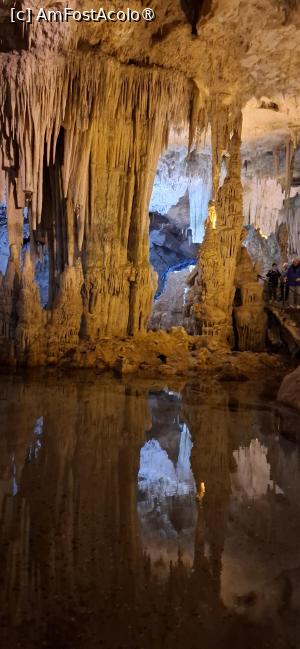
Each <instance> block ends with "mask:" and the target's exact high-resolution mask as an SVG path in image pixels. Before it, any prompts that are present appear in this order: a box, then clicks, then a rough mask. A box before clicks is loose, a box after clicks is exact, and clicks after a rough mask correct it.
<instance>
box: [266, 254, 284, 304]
mask: <svg viewBox="0 0 300 649" xmlns="http://www.w3.org/2000/svg"><path fill="white" fill-rule="evenodd" d="M280 277H281V274H280V272H279V270H278V266H277V264H275V263H274V264H272V268H271V269H270V270H269V271H268V273H267V278H268V289H269V300H270V302H273V301H274V300H276V299H277V288H278V283H279V280H280Z"/></svg>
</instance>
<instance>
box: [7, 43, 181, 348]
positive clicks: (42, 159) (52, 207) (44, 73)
mask: <svg viewBox="0 0 300 649" xmlns="http://www.w3.org/2000/svg"><path fill="white" fill-rule="evenodd" d="M1 73H2V77H3V82H2V84H1V88H0V92H1V102H0V104H1V114H0V121H1V123H0V132H1V149H2V161H1V164H0V167H1V168H2V170H3V173H2V175H1V181H2V192H3V193H4V191H6V198H7V215H8V234H9V242H10V245H11V250H12V251H13V253H12V254H13V258H12V259H11V262H10V264H9V269H8V273H9V276H10V275H11V273H12V264H13V265H14V269H15V278H14V279H10V280H9V279H8V278H5V279H3V280H2V289H0V320H1V322H2V325H1V329H2V335H4V336H5V337H7V336H8V338H9V340H11V341H13V340H14V339H15V338H16V341H17V350H20V353H21V357H22V358H23V359H25V358H26V355H29V356H34V357H38V356H39V355H42V356H43V355H45V353H46V355H47V356H49V353H50V357H52V352H51V351H50V352H49V347H50V348H51V347H53V352H54V357H55V354H56V352H55V351H54V348H55V345H56V347H57V350H58V355H59V347H60V345H62V346H64V347H67V346H68V345H70V346H73V345H74V344H76V342H78V339H79V334H80V336H81V337H85V338H86V337H88V338H89V339H91V340H96V339H97V338H99V337H101V336H102V337H103V336H124V335H127V334H135V333H137V332H138V331H143V330H144V329H145V327H146V324H147V320H148V316H149V313H150V309H151V304H152V298H153V294H154V292H155V287H156V275H155V273H154V272H153V270H152V268H151V267H150V265H149V261H148V256H149V245H148V212H147V208H148V203H149V200H150V194H151V190H152V184H153V180H154V176H155V171H156V165H157V160H158V156H159V154H160V152H161V150H162V149H163V148H164V147H165V146H166V143H167V139H168V129H169V124H173V125H174V124H175V125H176V124H177V126H181V125H183V124H185V123H187V121H188V120H189V114H190V104H191V100H192V93H193V85H192V84H191V83H190V82H188V81H187V80H186V79H184V77H183V76H181V75H176V74H174V73H172V75H171V74H170V73H169V72H164V71H160V70H158V69H143V68H139V67H136V66H124V65H120V64H118V63H116V62H115V61H113V60H110V59H105V58H103V57H102V58H101V59H93V57H92V56H89V55H86V56H85V58H84V60H83V59H82V58H81V59H79V58H76V56H75V55H74V57H71V58H70V59H68V60H66V59H65V58H64V59H63V60H60V59H59V58H58V57H56V58H54V60H53V61H51V66H50V65H47V63H46V61H41V60H40V59H39V60H38V59H36V58H35V57H34V56H32V55H31V54H30V53H28V54H27V55H23V56H22V57H18V56H17V55H16V56H10V57H7V58H4V59H3V60H2V71H1ZM17 88H18V90H17ZM179 96H180V98H181V101H180V102H178V101H177V97H179ZM25 206H27V209H28V217H29V223H30V243H31V263H32V264H33V265H34V259H35V255H36V253H37V251H38V249H39V248H40V247H41V246H44V244H45V243H46V245H47V247H48V253H49V269H50V276H49V301H48V309H47V312H46V314H45V313H42V314H41V315H39V316H38V317H37V313H36V309H31V308H30V306H29V303H28V304H27V303H26V300H27V299H28V300H29V297H30V291H28V282H29V281H30V283H31V285H32V286H31V288H32V294H33V295H34V297H35V300H36V302H37V305H38V296H37V291H36V289H35V288H33V285H34V279H33V273H32V272H31V271H30V272H29V265H30V262H29V261H28V260H27V261H26V263H25V265H24V268H23V270H22V267H21V266H22V265H20V248H21V244H22V238H23V208H24V207H25ZM21 275H22V279H21ZM29 275H30V280H29ZM9 281H10V283H11V284H14V287H15V288H14V295H13V296H12V292H11V298H12V299H11V300H10V304H8V302H9V297H8V293H7V283H8V282H9ZM17 285H18V286H20V287H21V288H20V290H19V289H18V288H17ZM18 301H19V302H20V304H19V305H18V304H17V303H18ZM64 304H65V307H63V305H64ZM37 305H36V308H37V309H38V306H37ZM9 311H10V313H8V312H9ZM18 313H19V323H18V330H17V332H16V330H15V327H14V325H13V321H14V320H15V324H16V323H17V314H18ZM8 320H10V324H9V327H8V326H7V322H8ZM71 320H72V322H71ZM39 325H40V326H39ZM33 331H34V336H33V337H32V332H33ZM33 338H34V341H35V342H34V343H33ZM54 341H55V343H54ZM33 344H34V345H35V350H33ZM46 348H47V352H45V349H46ZM53 360H54V359H53Z"/></svg>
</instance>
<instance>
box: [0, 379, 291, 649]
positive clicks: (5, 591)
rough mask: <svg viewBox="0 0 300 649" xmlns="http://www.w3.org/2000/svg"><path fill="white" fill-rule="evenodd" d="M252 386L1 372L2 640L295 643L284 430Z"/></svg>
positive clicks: (285, 417)
mask: <svg viewBox="0 0 300 649" xmlns="http://www.w3.org/2000/svg"><path fill="white" fill-rule="evenodd" d="M262 391H263V386H261V387H260V388H259V389H258V388H257V387H255V386H253V385H251V384H248V383H246V384H245V383H244V384H242V385H239V384H236V383H234V384H228V386H227V387H225V386H224V385H222V387H220V386H217V385H216V384H214V383H211V384H209V385H201V384H193V385H181V386H178V385H177V386H176V387H175V388H174V386H173V388H172V389H170V388H168V386H162V385H156V386H155V385H151V384H150V383H149V384H147V383H145V382H143V383H141V382H139V383H134V382H133V383H122V382H120V381H116V380H113V379H111V378H105V377H104V378H103V377H97V376H95V375H93V374H92V373H85V372H81V373H73V374H70V375H68V376H67V375H63V374H57V373H55V372H53V373H52V372H47V373H34V374H23V375H21V374H15V375H11V376H8V377H7V376H0V644H1V647H2V646H3V647H5V648H6V647H7V648H8V649H15V647H21V648H22V649H35V648H37V647H39V648H41V647H48V648H51V649H52V648H53V649H64V648H67V647H68V648H74V649H94V648H96V647H97V648H101V647H104V648H105V649H121V648H124V649H150V648H151V649H173V648H176V649H177V648H178V649H181V647H184V648H187V649H202V648H204V649H213V648H214V647H215V648H218V649H219V648H220V649H221V648H222V649H223V648H225V649H227V648H229V647H230V649H235V648H238V649H245V648H246V649H248V648H249V649H250V648H251V649H253V648H258V649H259V648H260V647H261V648H264V647H270V648H271V647H272V649H274V648H275V649H277V648H279V647H282V648H285V649H287V648H288V647H291V648H294V647H295V648H299V647H300V621H299V613H300V543H299V539H300V537H299V533H300V502H299V500H300V465H299V452H298V447H297V446H296V445H294V444H293V443H292V442H290V441H288V440H287V439H286V438H285V437H283V436H282V435H281V434H280V431H281V430H283V429H284V431H285V432H289V429H291V430H292V428H293V427H294V428H296V427H297V425H298V419H297V416H296V415H292V413H290V412H288V411H285V412H284V413H283V414H282V412H279V411H278V410H277V408H276V407H274V405H273V404H272V402H270V401H269V400H268V397H267V396H266V395H265V396H264V397H263V396H262V395H261V392H262Z"/></svg>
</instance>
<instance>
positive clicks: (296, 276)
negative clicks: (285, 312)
mask: <svg viewBox="0 0 300 649" xmlns="http://www.w3.org/2000/svg"><path fill="white" fill-rule="evenodd" d="M287 278H288V286H289V305H290V306H292V307H293V306H294V307H298V308H300V259H299V258H298V257H295V259H293V262H292V264H291V266H290V267H289V269H288V272H287Z"/></svg>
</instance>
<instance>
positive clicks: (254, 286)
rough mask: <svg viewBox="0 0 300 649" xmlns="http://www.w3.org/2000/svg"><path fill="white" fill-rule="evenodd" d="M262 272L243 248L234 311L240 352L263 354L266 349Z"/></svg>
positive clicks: (239, 258) (238, 270) (236, 284)
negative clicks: (261, 352) (260, 352)
mask: <svg viewBox="0 0 300 649" xmlns="http://www.w3.org/2000/svg"><path fill="white" fill-rule="evenodd" d="M258 274H260V268H259V266H258V265H255V266H253V264H252V261H251V259H250V256H249V253H248V251H247V248H245V247H244V246H242V247H241V250H240V253H239V257H238V261H237V269H236V277H235V287H236V296H237V303H238V302H240V304H239V303H238V304H237V305H236V306H235V307H234V310H233V317H234V323H235V327H236V334H237V341H236V344H237V348H238V349H239V350H240V351H249V350H250V351H257V352H259V351H262V350H263V349H264V347H265V339H266V326H267V315H266V313H265V304H264V297H263V291H264V285H263V282H261V281H259V280H258Z"/></svg>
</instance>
